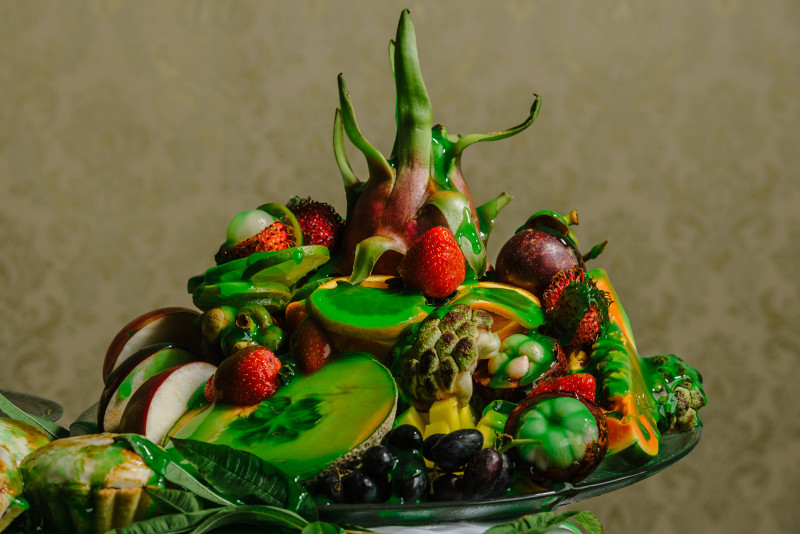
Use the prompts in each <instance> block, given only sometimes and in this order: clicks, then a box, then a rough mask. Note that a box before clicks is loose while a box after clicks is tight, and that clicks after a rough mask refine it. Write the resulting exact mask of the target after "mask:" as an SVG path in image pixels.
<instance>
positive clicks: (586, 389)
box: [528, 373, 597, 402]
mask: <svg viewBox="0 0 800 534" xmlns="http://www.w3.org/2000/svg"><path fill="white" fill-rule="evenodd" d="M596 385H597V382H596V381H595V379H594V376H592V375H591V374H589V373H577V374H574V375H566V376H556V377H551V378H545V379H544V380H542V381H540V382H539V383H538V384H536V385H535V386H534V387H533V389H532V390H531V392H530V393H528V397H535V396H536V395H541V394H542V393H548V392H550V391H570V392H573V393H577V394H578V395H581V396H582V397H584V398H585V399H586V400H588V401H590V402H594V392H595V387H596Z"/></svg>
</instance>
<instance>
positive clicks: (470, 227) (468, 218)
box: [455, 206, 483, 254]
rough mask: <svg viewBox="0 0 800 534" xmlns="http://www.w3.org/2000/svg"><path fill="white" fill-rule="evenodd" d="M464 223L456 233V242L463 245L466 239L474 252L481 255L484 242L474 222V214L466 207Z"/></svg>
mask: <svg viewBox="0 0 800 534" xmlns="http://www.w3.org/2000/svg"><path fill="white" fill-rule="evenodd" d="M462 217H463V219H462V220H463V222H462V223H461V225H459V227H458V228H457V229H456V231H455V237H456V240H457V241H458V243H459V246H462V245H461V240H462V239H466V240H467V241H468V242H469V243H470V244H471V245H472V252H474V253H475V254H480V253H481V251H482V250H483V242H482V241H481V236H480V235H478V228H477V226H475V221H474V220H472V212H471V211H470V209H469V207H466V206H465V207H464V212H463V215H462Z"/></svg>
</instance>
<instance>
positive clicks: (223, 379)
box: [213, 345, 281, 406]
mask: <svg viewBox="0 0 800 534" xmlns="http://www.w3.org/2000/svg"><path fill="white" fill-rule="evenodd" d="M280 369H281V361H280V360H279V359H278V358H277V357H276V356H275V355H274V354H273V353H272V351H271V350H269V349H266V348H264V347H262V346H261V345H250V346H249V347H245V348H243V349H241V350H239V351H237V352H235V353H234V354H233V355H231V356H229V357H228V358H225V359H224V360H222V363H220V364H219V367H218V368H217V371H216V373H214V376H213V379H214V382H213V397H214V399H215V400H217V401H222V402H228V403H231V404H236V405H238V406H250V405H253V404H258V403H259V402H261V401H262V400H264V399H266V398H268V397H271V396H272V395H273V394H274V393H275V391H276V390H277V389H278V386H280V381H279V380H278V371H280Z"/></svg>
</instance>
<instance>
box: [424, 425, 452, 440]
mask: <svg viewBox="0 0 800 534" xmlns="http://www.w3.org/2000/svg"><path fill="white" fill-rule="evenodd" d="M450 432H451V430H450V426H449V425H448V424H447V423H445V422H444V421H435V422H433V423H430V424H429V425H428V426H426V427H425V432H423V433H422V437H423V439H425V438H428V437H430V436H432V435H434V434H449V433H450Z"/></svg>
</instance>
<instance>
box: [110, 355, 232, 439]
mask: <svg viewBox="0 0 800 534" xmlns="http://www.w3.org/2000/svg"><path fill="white" fill-rule="evenodd" d="M216 370H217V368H216V366H214V365H212V364H210V363H206V362H191V363H185V364H182V365H177V366H175V367H172V368H170V369H167V370H165V371H161V372H160V373H158V374H157V375H155V376H152V377H150V378H149V379H148V380H147V381H146V382H145V383H144V384H142V385H141V387H139V389H137V390H136V393H134V394H133V396H132V397H131V400H130V401H129V402H128V406H127V407H126V408H125V411H124V412H123V414H122V420H121V421H120V425H119V431H120V432H133V433H135V434H142V435H144V436H145V437H146V438H147V439H149V440H150V441H152V442H154V443H161V442H162V441H163V440H164V437H165V436H166V435H167V432H168V431H169V429H170V428H172V426H173V425H174V424H175V423H176V422H177V421H178V419H180V417H181V416H182V415H183V414H184V413H185V412H186V411H188V410H189V409H190V407H191V406H192V405H193V404H194V403H195V402H197V400H198V396H199V397H200V398H201V399H203V390H204V389H205V383H206V380H208V378H209V377H210V376H211V375H213V374H214V371H216ZM203 400H204V399H203Z"/></svg>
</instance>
